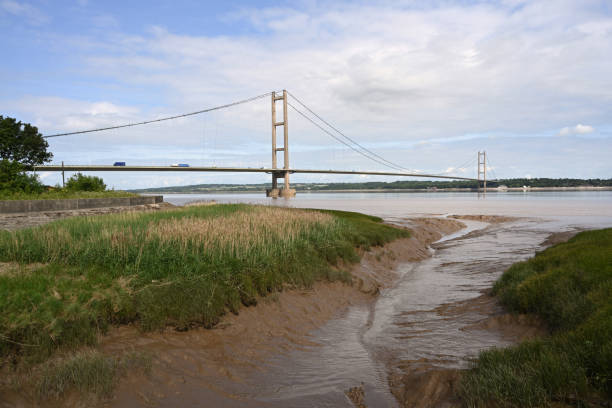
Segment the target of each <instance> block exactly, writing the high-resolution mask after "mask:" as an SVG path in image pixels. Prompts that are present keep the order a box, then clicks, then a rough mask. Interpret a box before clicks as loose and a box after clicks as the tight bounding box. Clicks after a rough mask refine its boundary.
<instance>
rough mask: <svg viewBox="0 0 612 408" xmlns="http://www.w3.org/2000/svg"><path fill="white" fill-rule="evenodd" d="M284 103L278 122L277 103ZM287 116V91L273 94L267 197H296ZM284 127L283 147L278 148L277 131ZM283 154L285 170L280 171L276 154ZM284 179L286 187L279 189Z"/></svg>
mask: <svg viewBox="0 0 612 408" xmlns="http://www.w3.org/2000/svg"><path fill="white" fill-rule="evenodd" d="M278 101H283V120H282V121H281V122H277V121H276V102H278ZM287 119H288V115H287V91H286V90H283V93H282V94H281V95H279V96H277V93H276V92H272V188H269V189H267V190H266V196H267V197H286V198H288V197H294V196H295V190H293V189H291V188H290V187H289V122H288V120H287ZM280 126H282V127H283V147H276V130H277V129H278V128H279V127H280ZM278 152H283V156H284V164H283V168H282V170H281V169H278V167H277V164H276V153H278ZM277 169H278V170H277ZM279 178H282V179H284V187H283V188H278V179H279Z"/></svg>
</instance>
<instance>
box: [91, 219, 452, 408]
mask: <svg viewBox="0 0 612 408" xmlns="http://www.w3.org/2000/svg"><path fill="white" fill-rule="evenodd" d="M462 227H463V224H462V223H461V222H459V221H456V220H450V219H437V218H434V219H430V218H419V219H413V220H411V230H412V236H411V238H409V239H401V240H397V241H394V242H392V243H390V244H388V245H385V246H384V247H382V248H374V249H372V250H371V251H368V252H366V253H364V254H362V260H361V262H360V264H358V265H355V266H354V267H352V268H351V273H352V275H353V285H352V286H349V285H346V284H343V283H340V282H335V283H329V282H318V283H316V284H315V285H314V286H313V287H312V288H311V289H307V290H293V289H292V290H285V291H283V292H280V293H277V294H273V295H270V296H269V297H268V298H264V299H261V300H260V301H259V302H258V305H257V306H255V307H248V308H243V309H241V310H240V313H239V314H238V315H232V314H229V315H226V316H225V317H224V318H223V319H222V321H221V322H220V323H219V324H218V325H217V326H216V327H215V328H214V329H212V330H206V329H200V328H198V329H194V330H190V331H187V332H176V331H174V330H171V329H168V330H166V331H164V332H163V333H141V332H139V331H138V330H136V329H134V328H132V327H123V328H119V329H116V330H114V331H113V332H112V333H110V335H108V336H106V337H105V338H104V339H102V341H101V344H100V348H101V349H102V350H103V351H104V352H107V353H113V354H116V353H123V352H126V351H129V350H133V349H138V350H146V351H150V352H152V353H154V356H155V357H154V368H153V371H152V373H151V375H149V376H143V375H137V376H130V377H129V378H127V379H126V380H125V381H123V382H122V383H121V384H120V386H119V387H118V389H117V392H116V394H115V397H114V398H113V399H112V400H111V401H108V402H107V405H108V406H135V405H136V406H145V405H148V404H154V405H158V406H171V405H172V404H174V403H175V402H179V401H181V402H183V403H187V404H189V403H190V402H191V401H192V399H193V402H194V403H196V404H198V403H197V402H195V400H196V399H197V400H199V401H202V400H206V401H209V402H210V404H211V405H210V406H214V405H215V404H217V405H218V406H221V405H223V406H260V405H261V404H260V403H258V402H257V401H252V400H249V398H248V397H247V396H245V395H244V394H243V393H244V389H243V386H242V383H243V381H245V376H247V375H248V376H252V375H253V372H257V371H258V370H265V369H266V368H265V362H266V360H267V357H269V356H271V355H277V354H278V353H283V352H289V351H290V350H294V349H296V348H297V349H299V348H301V347H308V346H313V345H316V339H313V338H312V337H309V336H308V334H309V333H310V332H311V331H312V330H314V329H316V328H318V327H320V326H321V325H322V324H324V323H325V322H327V321H328V320H329V319H331V318H332V317H334V316H338V315H339V314H341V313H342V312H343V311H344V310H346V309H347V308H348V307H349V306H354V305H358V304H364V303H368V302H372V301H373V300H374V299H375V297H376V295H377V294H378V293H379V291H380V290H381V289H382V288H385V287H388V286H390V285H391V284H393V282H394V281H395V279H396V278H397V274H396V272H395V267H396V266H397V265H398V264H399V263H402V262H410V261H418V260H421V259H424V258H426V257H428V256H430V252H429V249H428V248H429V245H430V244H431V243H432V242H434V241H436V240H438V239H440V237H442V236H443V235H445V234H448V233H452V232H455V231H457V230H459V229H460V228H462ZM198 405H201V403H199V404H198Z"/></svg>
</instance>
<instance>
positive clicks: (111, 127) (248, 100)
mask: <svg viewBox="0 0 612 408" xmlns="http://www.w3.org/2000/svg"><path fill="white" fill-rule="evenodd" d="M271 94H272V92H268V93H265V94H263V95H258V96H253V97H252V98H247V99H243V100H240V101H236V102H232V103H227V104H225V105H220V106H215V107H212V108H207V109H202V110H199V111H195V112H190V113H183V114H181V115H174V116H168V117H165V118H160V119H152V120H145V121H142V122H136V123H127V124H124V125H117V126H108V127H103V128H97V129H89V130H81V131H77V132H66V133H57V134H53V135H48V136H43V138H45V139H48V138H51V137H60V136H70V135H80V134H83V133H92V132H101V131H103V130H112V129H121V128H126V127H132V126H139V125H146V124H149V123H155V122H163V121H166V120H172V119H178V118H184V117H186V116H193V115H199V114H201V113H206V112H212V111H215V110H219V109H225V108H229V107H232V106H236V105H240V104H243V103H247V102H252V101H255V100H257V99H261V98H265V97H266V96H269V95H271Z"/></svg>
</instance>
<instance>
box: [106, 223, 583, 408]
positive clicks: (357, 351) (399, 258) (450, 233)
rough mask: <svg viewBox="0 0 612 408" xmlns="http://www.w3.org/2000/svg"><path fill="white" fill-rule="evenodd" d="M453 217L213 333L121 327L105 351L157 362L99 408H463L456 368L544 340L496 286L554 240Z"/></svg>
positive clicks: (521, 226)
mask: <svg viewBox="0 0 612 408" xmlns="http://www.w3.org/2000/svg"><path fill="white" fill-rule="evenodd" d="M457 218H460V220H457V219H454V218H452V217H446V218H443V219H441V218H413V219H410V218H405V219H401V218H396V219H393V220H390V221H392V222H393V223H395V224H399V225H402V226H405V227H408V228H411V229H412V230H413V231H414V236H413V238H411V240H407V241H410V242H399V243H395V244H393V245H390V246H388V247H386V248H384V249H379V250H378V251H374V252H371V253H367V254H365V256H364V260H363V261H362V263H361V265H360V266H359V267H358V268H356V269H354V270H353V274H354V276H355V284H354V285H353V286H352V287H349V286H347V285H343V284H341V283H335V284H331V285H330V284H320V285H316V286H315V287H314V288H313V289H312V290H304V291H287V292H283V293H281V294H279V295H273V296H272V297H271V298H270V299H262V301H261V302H260V304H259V305H258V306H257V307H254V308H246V309H243V310H242V311H241V313H240V314H239V315H237V316H234V315H230V316H227V317H226V318H225V319H223V321H222V323H221V324H220V325H219V326H217V327H216V328H215V329H213V330H204V329H196V330H190V331H189V332H185V333H178V332H174V331H167V332H164V333H149V334H144V335H143V334H142V333H138V332H137V331H136V330H134V329H131V328H122V329H119V330H115V331H114V332H113V333H111V335H110V336H107V337H106V338H105V339H104V341H103V342H102V344H101V347H102V349H103V350H104V351H105V352H109V353H122V352H125V351H128V350H134V349H136V350H145V351H149V352H151V353H153V355H154V356H155V357H154V368H153V372H152V373H151V374H150V375H148V376H145V375H135V376H131V377H129V378H126V379H125V380H124V381H123V382H122V384H121V385H120V386H119V388H118V390H117V392H116V395H115V396H114V398H113V399H112V400H109V401H107V402H106V403H105V404H104V405H105V406H109V407H128V406H157V407H174V406H201V407H212V406H223V407H289V406H290V407H355V406H357V407H397V406H407V407H433V406H453V405H455V404H456V403H457V401H456V400H455V399H454V398H455V397H454V395H455V392H454V391H455V388H456V385H457V378H458V374H457V373H458V371H457V370H458V369H463V368H466V367H467V366H468V365H469V360H470V358H473V357H474V356H476V355H477V353H478V352H479V351H480V350H482V349H485V348H489V347H503V346H506V345H510V344H512V343H515V342H517V341H519V340H521V339H524V338H527V337H532V336H537V335H542V334H543V333H545V332H544V330H543V329H542V328H541V327H539V326H538V324H537V322H534V321H532V320H530V319H528V318H525V317H513V316H509V315H507V314H505V313H504V312H503V310H502V309H501V307H499V306H498V305H497V303H496V302H495V300H494V299H493V298H491V297H490V296H489V295H488V294H487V292H488V291H489V290H490V288H491V286H492V284H493V282H494V281H495V280H496V279H497V278H498V277H499V276H500V274H501V273H502V272H503V271H504V270H505V269H506V268H507V267H508V266H509V265H511V264H512V263H514V262H516V261H519V260H522V259H526V258H529V257H531V256H533V255H534V253H535V251H537V250H541V249H543V248H544V245H547V244H548V242H546V240H547V239H548V238H549V236H550V232H549V231H548V230H547V229H545V228H544V229H543V228H542V227H541V221H540V220H537V219H519V218H507V217H506V218H501V217H494V216H489V217H469V216H468V217H465V216H464V217H457ZM567 235H568V236H569V235H571V231H568V232H567ZM545 242H546V243H545Z"/></svg>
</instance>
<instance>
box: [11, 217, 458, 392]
mask: <svg viewBox="0 0 612 408" xmlns="http://www.w3.org/2000/svg"><path fill="white" fill-rule="evenodd" d="M268 213H269V214H268ZM236 217H237V218H236ZM219 219H220V222H218V223H215V220H219ZM183 221H188V222H187V223H185V222H183ZM234 221H236V222H238V224H236V225H234V224H235V222H234ZM428 222H429V221H423V223H425V224H426V223H428ZM210 223H212V224H211V225H208V224H210ZM178 224H180V225H178ZM194 224H195V225H196V226H197V228H195V229H194V227H192V226H193V225H194ZM213 224H214V225H213ZM445 224H447V225H448V227H447V228H450V229H456V228H458V225H459V223H457V222H456V221H452V220H448V221H446V222H445ZM245 226H247V227H246V229H245ZM275 226H276V227H275ZM144 227H146V228H144ZM232 227H235V228H232ZM220 229H223V232H224V233H223V234H219V231H220ZM157 231H159V234H157ZM205 231H211V232H213V231H214V232H215V233H216V234H218V235H216V236H218V237H220V238H219V239H220V240H221V241H219V239H217V240H216V241H215V240H213V241H207V240H204V241H202V240H199V241H198V239H197V238H196V237H197V236H200V235H199V234H201V233H203V232H205ZM185 234H186V235H187V238H185ZM194 234H195V235H194ZM419 234H422V235H419V237H420V238H418V239H428V238H427V237H431V238H432V239H433V237H435V236H439V234H440V233H439V232H437V233H434V232H432V231H429V232H426V231H425V230H424V231H423V232H422V233H421V232H419ZM436 234H438V235H436ZM204 235H206V234H204ZM77 236H79V240H75V237H77ZM206 236H208V235H206ZM407 236H408V232H407V231H405V230H401V229H397V228H393V227H390V226H386V225H383V224H381V223H380V219H377V218H375V217H369V216H365V215H361V214H355V213H346V212H336V211H309V210H289V209H280V208H264V207H253V206H245V205H234V206H232V205H227V206H221V205H219V206H217V205H214V206H207V207H191V208H187V209H182V210H174V211H160V212H156V213H133V212H131V213H128V214H118V215H111V216H100V217H88V218H74V219H68V220H62V221H60V222H56V223H53V224H50V225H48V226H43V227H40V228H37V229H32V230H23V231H17V232H15V233H8V232H5V233H3V234H0V245H1V246H2V248H3V251H2V254H3V259H2V260H3V261H4V262H9V263H8V264H6V263H5V264H4V265H3V270H2V274H1V275H0V280H2V282H0V283H1V285H0V288H3V289H4V290H3V291H4V292H5V293H3V294H2V296H0V299H2V311H3V318H2V321H1V323H2V333H3V337H2V338H1V339H0V343H1V345H2V348H1V351H2V356H3V360H2V361H3V364H2V365H3V370H4V372H6V370H9V371H10V370H11V368H10V367H13V369H14V368H15V365H14V363H11V364H9V362H10V361H13V362H17V366H21V365H22V363H23V362H26V361H34V362H35V361H44V360H46V359H47V358H48V357H50V356H51V357H52V356H54V355H56V354H57V355H59V354H62V353H64V352H66V351H67V350H71V349H75V348H79V345H93V344H95V343H96V342H97V338H98V337H99V336H100V334H103V333H105V332H107V331H108V329H109V328H111V327H112V326H114V325H116V324H126V323H129V322H132V324H133V325H134V327H139V328H140V330H143V329H144V330H147V329H162V328H163V327H166V326H167V325H170V326H171V327H175V328H178V329H184V328H193V327H195V326H199V325H203V326H215V325H216V324H217V323H218V322H219V317H220V316H221V315H223V313H224V311H226V310H229V311H233V312H238V311H239V310H240V313H239V316H240V315H241V314H243V313H245V312H244V311H245V310H247V311H248V310H250V308H246V309H244V308H241V307H240V304H244V305H253V304H255V303H261V302H260V300H261V299H265V297H264V298H262V296H264V295H266V294H269V293H276V294H278V296H279V299H281V297H282V296H283V294H284V293H285V292H286V291H287V290H289V289H290V288H292V287H294V288H300V287H301V288H309V287H315V293H316V296H315V298H316V299H317V302H313V303H317V304H318V303H320V302H319V298H321V297H324V296H323V295H322V292H321V291H322V290H323V289H319V291H318V292H317V291H316V286H317V285H319V283H317V282H319V281H321V280H323V281H330V282H335V283H333V285H335V287H336V289H333V290H330V291H329V296H328V298H329V299H328V300H331V299H341V298H342V297H338V296H337V292H339V291H340V292H342V291H341V290H339V288H340V287H344V286H346V287H347V288H350V287H351V286H347V285H343V284H342V283H340V282H349V281H351V280H354V281H355V284H354V285H353V286H355V287H356V288H357V290H359V291H360V293H369V294H370V295H368V296H371V294H373V293H377V291H378V288H379V287H380V286H381V285H383V284H384V281H385V279H384V278H382V277H380V276H376V277H374V276H375V275H376V274H374V275H373V274H372V273H370V272H371V271H369V270H368V271H369V272H365V271H362V273H360V272H359V271H358V270H355V272H354V274H353V275H351V274H350V273H348V271H347V270H348V266H349V265H350V264H351V263H353V262H355V261H357V260H358V259H359V258H360V253H359V252H355V248H357V250H358V251H361V258H364V259H366V260H367V259H368V257H369V256H370V255H368V254H369V253H368V252H364V251H366V250H367V249H368V248H369V247H371V246H380V245H383V244H385V243H387V242H390V241H393V240H395V239H398V238H402V237H407ZM245 239H246V241H245ZM415 239H417V238H415ZM194 243H197V244H198V245H208V248H209V250H208V253H207V255H206V256H209V257H210V256H211V255H210V248H212V249H213V250H214V251H217V254H220V255H222V256H216V257H215V256H214V254H213V256H212V257H211V259H206V260H204V259H199V260H198V261H199V262H198V263H197V264H194V263H193V261H192V260H191V257H193V256H194V255H195V254H196V253H195V252H193V250H194V248H195V247H194ZM160 244H163V245H162V246H160ZM211 245H212V246H211ZM392 245H393V244H392ZM394 245H401V244H394ZM162 247H163V248H166V249H168V248H171V249H172V250H161V248H162ZM151 248H153V250H152V249H151ZM423 248H426V246H425V247H423ZM386 250H389V251H391V250H390V249H386ZM421 250H422V251H424V252H426V250H425V249H421ZM214 251H213V252H214ZM415 251H416V249H415ZM400 252H401V253H402V254H404V255H402V256H399V255H398V254H394V255H393V257H395V259H396V260H395V261H394V260H392V259H391V258H389V259H388V260H387V261H386V262H387V263H386V264H384V265H385V266H384V267H383V268H382V269H380V270H386V269H387V267H388V266H389V265H390V264H392V263H393V262H397V261H399V260H400V259H404V257H408V258H409V257H418V256H421V255H420V254H418V253H417V252H418V251H417V252H410V251H405V250H402V251H400ZM177 256H178V258H179V259H178V260H177V259H176V258H177ZM186 256H187V258H186ZM262 256H263V258H262ZM304 256H306V257H307V258H308V259H304ZM372 256H374V257H375V258H379V259H383V258H384V259H387V257H386V256H385V254H384V253H377V254H376V255H372ZM390 256H391V255H390ZM160 257H161V258H160ZM162 258H163V259H162ZM228 259H229V260H230V261H231V262H223V260H225V261H227V260H228ZM378 261H379V260H377V262H378ZM10 262H13V263H10ZM15 262H16V263H15ZM245 262H246V263H245ZM168 264H170V266H171V269H172V273H170V271H167V270H165V269H164V268H163V267H160V265H162V266H166V267H167V266H168ZM202 265H208V266H210V265H213V266H214V267H215V268H211V269H210V272H206V271H205V270H203V269H202V268H203V266H202ZM257 265H266V268H267V269H266V271H267V272H266V271H262V270H258V269H257ZM176 268H182V269H179V271H177V270H176ZM366 269H367V268H366ZM105 270H114V271H115V272H113V274H112V275H110V276H109V275H108V274H107V273H105V272H104V271H105ZM223 271H225V272H224V273H225V275H224V276H225V277H224V276H219V273H220V272H223ZM245 272H247V273H248V272H250V274H247V275H245ZM260 272H261V273H260ZM210 273H214V274H215V279H214V282H215V283H214V284H212V285H211V284H209V283H207V282H206V281H203V280H201V279H198V278H196V276H209V277H210V276H212V275H210ZM194 274H195V275H194ZM221 275H223V273H222V274H221ZM194 279H195V281H194ZM228 279H229V280H228ZM208 282H211V281H210V279H209V280H208ZM33 284H34V285H33ZM313 285H315V286H313ZM232 288H239V290H232ZM280 289H283V290H282V291H280V292H279V290H280ZM328 289H329V288H328ZM294 290H300V289H294ZM186 292H187V293H186ZM199 292H202V293H199ZM204 292H206V293H204ZM286 293H287V297H288V298H290V297H292V296H290V295H289V292H286ZM179 294H180V296H178V295H179ZM349 297H350V296H349ZM34 298H36V300H34ZM160 299H163V302H162V301H160ZM200 300H203V301H204V303H201V302H200ZM345 301H346V298H345ZM24 302H25V303H24ZM28 304H30V305H34V304H36V305H37V306H35V307H34V309H32V306H29V307H28V306H27V305H28ZM160 306H161V310H160ZM47 307H52V308H53V309H46V308H47ZM211 307H212V309H211ZM317 307H320V306H317ZM254 309H257V308H254ZM334 309H335V308H334ZM52 310H54V311H52ZM190 311H191V314H189V312H190ZM49 312H50V313H49ZM178 312H180V313H178ZM245 314H248V313H245ZM323 314H324V313H323ZM309 315H310V314H309ZM48 318H51V319H52V320H50V321H45V319H48ZM273 320H275V319H273ZM315 320H316V319H315ZM194 324H195V326H194ZM34 326H35V327H34ZM28 345H35V346H36V347H33V348H28ZM58 352H59V354H58ZM94 360H95V359H94ZM96 361H99V359H98V360H96ZM53 364H54V366H56V367H62V366H61V365H58V363H53ZM26 371H27V370H26ZM43 371H44V370H43ZM21 374H24V373H23V372H22V373H21ZM5 378H8V377H5ZM3 385H4V386H7V384H6V383H5V384H3ZM69 385H70V384H68V385H67V388H70V387H69ZM73 385H74V384H73ZM64 386H66V384H64ZM47 388H49V387H48V385H47ZM50 388H51V389H52V388H53V387H50ZM51 394H52V393H51ZM26 399H27V398H26Z"/></svg>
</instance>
